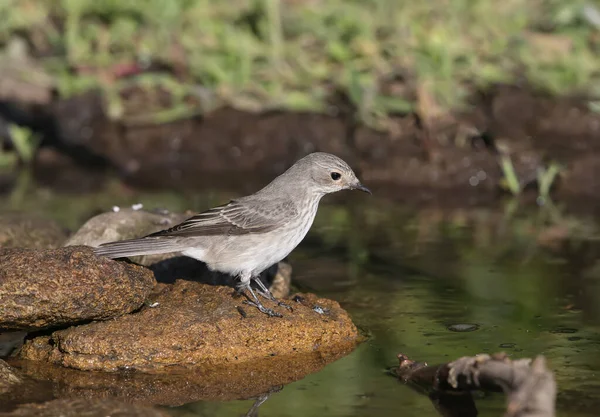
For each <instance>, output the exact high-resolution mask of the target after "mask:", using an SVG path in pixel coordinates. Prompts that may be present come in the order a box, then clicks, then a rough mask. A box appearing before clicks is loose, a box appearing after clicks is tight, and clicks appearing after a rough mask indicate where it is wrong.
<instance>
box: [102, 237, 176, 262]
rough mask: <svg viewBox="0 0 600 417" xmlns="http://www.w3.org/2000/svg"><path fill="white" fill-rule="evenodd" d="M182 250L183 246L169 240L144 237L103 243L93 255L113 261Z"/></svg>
mask: <svg viewBox="0 0 600 417" xmlns="http://www.w3.org/2000/svg"><path fill="white" fill-rule="evenodd" d="M184 249H185V246H184V245H181V244H179V243H177V242H176V241H173V240H171V239H165V238H151V237H144V238H140V239H129V240H121V241H118V242H110V243H104V244H102V245H100V246H98V247H97V248H94V253H95V254H96V255H99V256H105V257H107V258H112V259H115V258H124V257H129V256H138V255H157V254H161V253H169V252H179V251H182V250H184Z"/></svg>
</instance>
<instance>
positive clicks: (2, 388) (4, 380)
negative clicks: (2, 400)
mask: <svg viewBox="0 0 600 417" xmlns="http://www.w3.org/2000/svg"><path fill="white" fill-rule="evenodd" d="M22 382H23V378H22V377H21V376H20V375H19V374H18V372H17V371H16V370H15V369H13V368H12V367H11V366H9V365H8V364H7V363H6V362H4V361H3V360H2V359H0V394H4V393H6V392H7V391H10V390H11V389H13V387H14V386H15V385H19V384H21V383H22Z"/></svg>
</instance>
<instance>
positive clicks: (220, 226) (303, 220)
mask: <svg viewBox="0 0 600 417" xmlns="http://www.w3.org/2000/svg"><path fill="white" fill-rule="evenodd" d="M341 190H360V191H364V192H367V193H369V194H370V193H371V192H370V191H369V189H367V188H366V187H365V186H364V185H362V184H361V183H360V181H359V180H358V178H356V175H355V174H354V172H353V171H352V169H351V168H350V167H349V166H348V164H347V163H346V162H344V161H343V160H342V159H340V158H338V157H337V156H334V155H331V154H328V153H322V152H315V153H311V154H309V155H307V156H305V157H304V158H302V159H300V160H299V161H297V162H296V163H295V164H294V165H292V166H291V167H290V168H289V169H288V170H287V171H285V172H284V173H283V174H281V175H280V176H278V177H277V178H275V179H274V180H273V181H272V182H271V183H270V184H269V185H267V186H266V187H264V188H263V189H261V190H260V191H258V192H256V193H254V194H252V195H249V196H246V197H241V198H238V199H235V200H233V201H231V202H229V203H227V204H224V205H222V206H218V207H215V208H212V209H210V210H207V211H205V212H203V213H200V214H197V215H195V216H194V217H192V218H190V219H188V220H186V221H184V222H183V223H181V224H178V225H176V226H174V227H171V228H170V229H167V230H163V231H160V232H157V233H153V234H151V235H148V236H145V237H142V238H139V239H131V240H123V241H119V242H112V243H106V244H103V245H101V246H100V247H98V248H96V250H95V251H96V254H98V255H103V256H106V257H109V258H121V257H127V256H137V255H151V254H161V253H169V252H181V253H182V254H183V255H186V256H189V257H192V258H195V259H198V260H200V261H202V262H205V263H206V265H207V266H208V268H209V269H211V270H213V271H219V272H224V273H228V274H231V275H234V276H238V277H239V279H240V284H239V289H240V290H248V291H249V292H250V294H251V296H252V301H248V303H249V304H251V305H253V306H255V307H257V308H258V309H259V310H260V311H261V312H263V313H265V314H268V315H270V316H280V314H278V313H276V312H275V311H273V310H272V309H269V308H266V307H265V306H263V304H262V303H261V302H260V300H259V299H258V297H257V296H256V294H255V292H254V290H253V289H252V288H251V286H250V283H251V280H254V281H255V282H256V283H257V284H258V286H259V287H260V290H258V293H259V294H260V295H261V296H263V297H265V298H267V299H269V300H272V301H275V302H278V301H277V300H276V299H275V297H273V295H272V294H271V293H270V292H269V290H268V289H267V288H266V287H265V286H264V285H263V283H262V282H261V281H260V279H258V277H259V275H260V273H261V272H262V271H264V270H265V269H267V268H268V267H270V266H271V265H274V264H275V263H277V262H279V261H281V260H282V259H283V258H285V257H286V256H287V255H288V254H289V253H290V252H291V251H292V250H294V249H295V248H296V246H298V244H299V243H300V242H301V241H302V239H304V236H306V233H307V232H308V230H309V229H310V227H311V225H312V223H313V220H314V218H315V215H316V214H317V208H318V206H319V202H320V201H321V198H322V197H323V196H324V195H326V194H330V193H334V192H337V191H341ZM280 304H282V303H280Z"/></svg>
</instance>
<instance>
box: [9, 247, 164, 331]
mask: <svg viewBox="0 0 600 417" xmlns="http://www.w3.org/2000/svg"><path fill="white" fill-rule="evenodd" d="M155 284H156V281H155V279H154V276H153V274H152V272H150V271H149V270H147V269H146V268H143V267H141V266H137V265H131V264H128V263H126V262H117V261H113V260H110V259H106V258H101V257H97V256H95V255H94V253H93V251H92V249H91V248H88V247H80V246H73V247H68V248H61V249H48V250H43V251H39V250H31V249H2V250H0V328H2V329H5V330H34V329H43V328H48V327H56V326H63V325H70V324H74V323H80V322H83V321H88V320H106V319H109V318H113V317H118V316H121V315H123V314H127V313H130V312H131V311H134V310H136V309H138V308H139V307H140V306H141V305H142V304H143V302H144V300H145V299H146V297H147V296H148V294H149V293H150V291H151V290H152V288H153V287H154V285H155Z"/></svg>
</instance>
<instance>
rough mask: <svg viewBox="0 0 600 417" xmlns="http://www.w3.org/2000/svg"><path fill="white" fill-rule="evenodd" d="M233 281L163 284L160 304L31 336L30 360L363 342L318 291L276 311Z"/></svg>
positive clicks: (128, 363)
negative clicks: (237, 290)
mask: <svg viewBox="0 0 600 417" xmlns="http://www.w3.org/2000/svg"><path fill="white" fill-rule="evenodd" d="M233 291H234V290H232V289H231V288H229V287H215V286H210V285H204V284H200V283H197V282H189V281H176V282H175V284H173V285H167V284H160V291H159V292H158V293H157V294H156V295H155V296H154V297H152V298H153V300H152V301H154V302H156V303H158V306H157V307H154V308H151V307H145V308H143V309H142V310H141V311H139V312H137V313H135V314H130V315H127V316H122V317H119V318H117V319H115V320H111V321H106V322H96V323H90V324H86V325H82V326H78V327H73V328H69V329H66V330H59V331H56V332H54V333H52V334H51V335H50V336H41V337H37V338H34V339H32V340H28V341H26V343H25V345H24V346H23V348H22V350H21V357H22V358H23V359H31V360H41V361H47V362H50V363H54V364H60V365H63V366H66V367H71V368H76V369H81V370H99V371H117V370H123V369H131V370H140V371H156V370H164V369H173V368H174V367H175V368H182V369H185V368H194V367H199V366H207V365H210V366H218V365H224V364H240V363H246V362H250V361H256V360H258V359H261V358H266V357H270V356H286V355H292V356H293V355H297V354H302V353H309V352H315V351H320V350H344V349H348V347H349V346H354V345H355V344H356V343H357V341H358V332H357V329H356V327H355V326H354V324H353V323H352V321H351V320H350V318H349V317H348V314H347V313H346V312H345V311H344V310H343V309H342V308H341V307H340V306H339V304H338V303H337V302H335V301H331V300H326V299H318V298H317V297H316V296H314V295H310V294H309V295H304V296H302V297H296V298H295V300H302V301H301V302H294V301H290V303H291V304H292V307H293V311H288V310H286V309H285V308H283V307H278V306H277V305H276V304H274V303H271V302H266V304H265V305H266V306H267V307H271V308H274V309H275V310H277V311H279V312H280V313H281V314H283V318H271V317H268V316H266V315H265V314H262V313H260V312H259V311H258V310H257V309H256V308H254V307H251V306H247V305H246V304H243V300H244V298H243V297H241V296H238V297H236V296H234V294H233Z"/></svg>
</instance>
